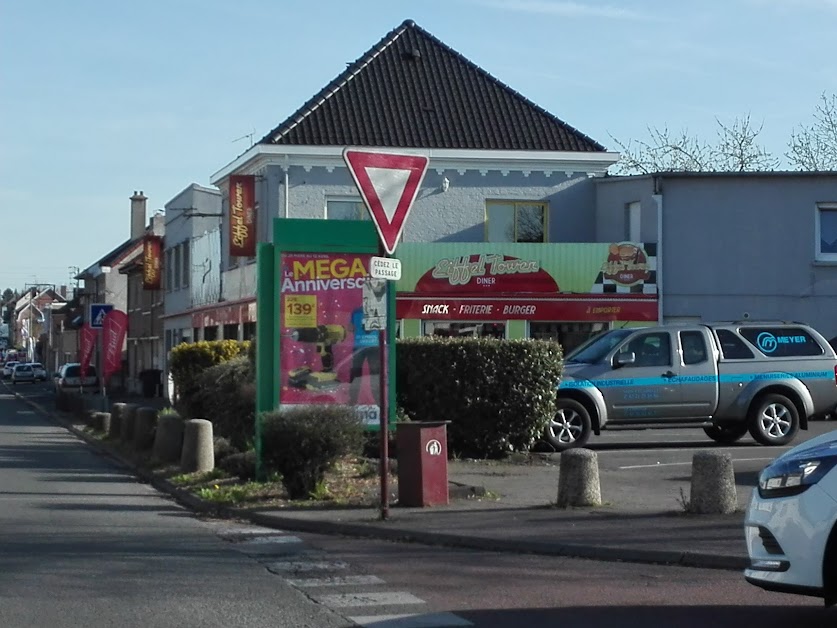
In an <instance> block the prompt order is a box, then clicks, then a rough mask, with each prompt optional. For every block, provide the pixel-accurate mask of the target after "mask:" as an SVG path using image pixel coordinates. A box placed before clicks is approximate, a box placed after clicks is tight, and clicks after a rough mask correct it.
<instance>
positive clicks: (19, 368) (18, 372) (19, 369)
mask: <svg viewBox="0 0 837 628" xmlns="http://www.w3.org/2000/svg"><path fill="white" fill-rule="evenodd" d="M21 382H29V383H30V384H34V383H35V369H33V368H32V365H31V364H26V363H24V362H18V363H17V364H15V368H14V370H13V371H12V384H19V383H21Z"/></svg>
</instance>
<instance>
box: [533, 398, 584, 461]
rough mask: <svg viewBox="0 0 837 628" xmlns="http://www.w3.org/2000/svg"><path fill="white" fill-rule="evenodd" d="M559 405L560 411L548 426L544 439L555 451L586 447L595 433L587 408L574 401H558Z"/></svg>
mask: <svg viewBox="0 0 837 628" xmlns="http://www.w3.org/2000/svg"><path fill="white" fill-rule="evenodd" d="M557 405H558V410H557V412H555V416H554V417H553V418H552V420H551V421H550V422H549V425H547V426H546V432H545V433H544V438H545V439H546V441H547V442H548V443H549V444H550V445H552V447H554V448H555V451H565V450H567V449H572V448H573V447H584V445H586V444H587V440H588V439H589V438H590V434H591V433H592V431H593V422H592V421H591V420H590V413H589V412H587V408H585V407H584V406H583V405H581V404H580V403H579V402H577V401H575V400H574V399H558V402H557Z"/></svg>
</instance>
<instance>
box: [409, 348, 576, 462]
mask: <svg viewBox="0 0 837 628" xmlns="http://www.w3.org/2000/svg"><path fill="white" fill-rule="evenodd" d="M397 351H398V356H397V358H398V359H397V360H396V365H397V373H396V391H397V394H398V403H399V406H400V407H402V408H403V411H404V413H405V415H406V416H407V417H409V418H410V419H412V420H414V421H451V424H450V425H448V446H449V449H450V450H451V452H452V453H454V454H459V455H467V456H473V457H488V458H496V457H501V456H503V455H506V454H508V453H509V452H511V451H520V450H523V451H525V450H528V449H529V448H530V447H531V446H532V445H533V444H534V443H535V441H537V440H538V439H539V438H540V437H541V435H542V434H543V431H544V429H545V428H546V425H547V423H548V422H549V420H550V418H551V417H552V416H553V415H554V413H555V390H556V387H557V385H558V383H559V381H560V377H561V370H562V365H563V362H562V354H561V346H560V345H559V344H558V343H556V342H548V341H543V340H496V339H493V338H438V337H431V338H414V339H413V338H411V339H406V340H400V341H399V342H398V345H397ZM440 365H444V367H440Z"/></svg>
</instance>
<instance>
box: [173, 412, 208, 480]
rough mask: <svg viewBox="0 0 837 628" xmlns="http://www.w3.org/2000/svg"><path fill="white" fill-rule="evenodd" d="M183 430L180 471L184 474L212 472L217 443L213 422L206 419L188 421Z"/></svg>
mask: <svg viewBox="0 0 837 628" xmlns="http://www.w3.org/2000/svg"><path fill="white" fill-rule="evenodd" d="M183 427H184V429H183V451H182V453H181V455H180V469H181V470H182V471H183V472H184V473H193V472H195V471H212V469H214V468H215V443H214V442H213V440H212V422H211V421H207V420H206V419H191V420H189V421H186V423H185V424H184V426H183Z"/></svg>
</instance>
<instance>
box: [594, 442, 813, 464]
mask: <svg viewBox="0 0 837 628" xmlns="http://www.w3.org/2000/svg"><path fill="white" fill-rule="evenodd" d="M798 444H799V443H797V445H798ZM794 447H796V445H788V446H787V447H771V449H770V450H771V451H784V450H787V449H792V448H794ZM741 449H742V448H741V447H673V448H671V449H656V448H654V447H646V448H644V449H633V448H631V447H630V446H625V447H624V448H623V449H604V450H597V451H596V454H598V455H599V456H600V457H601V456H603V455H605V454H620V455H631V454H638V453H658V454H664V453H665V454H667V453H681V454H682V453H684V452H693V451H741ZM753 449H757V447H753ZM777 455H778V454H777ZM774 458H775V456H774ZM771 460H773V458H771Z"/></svg>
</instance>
